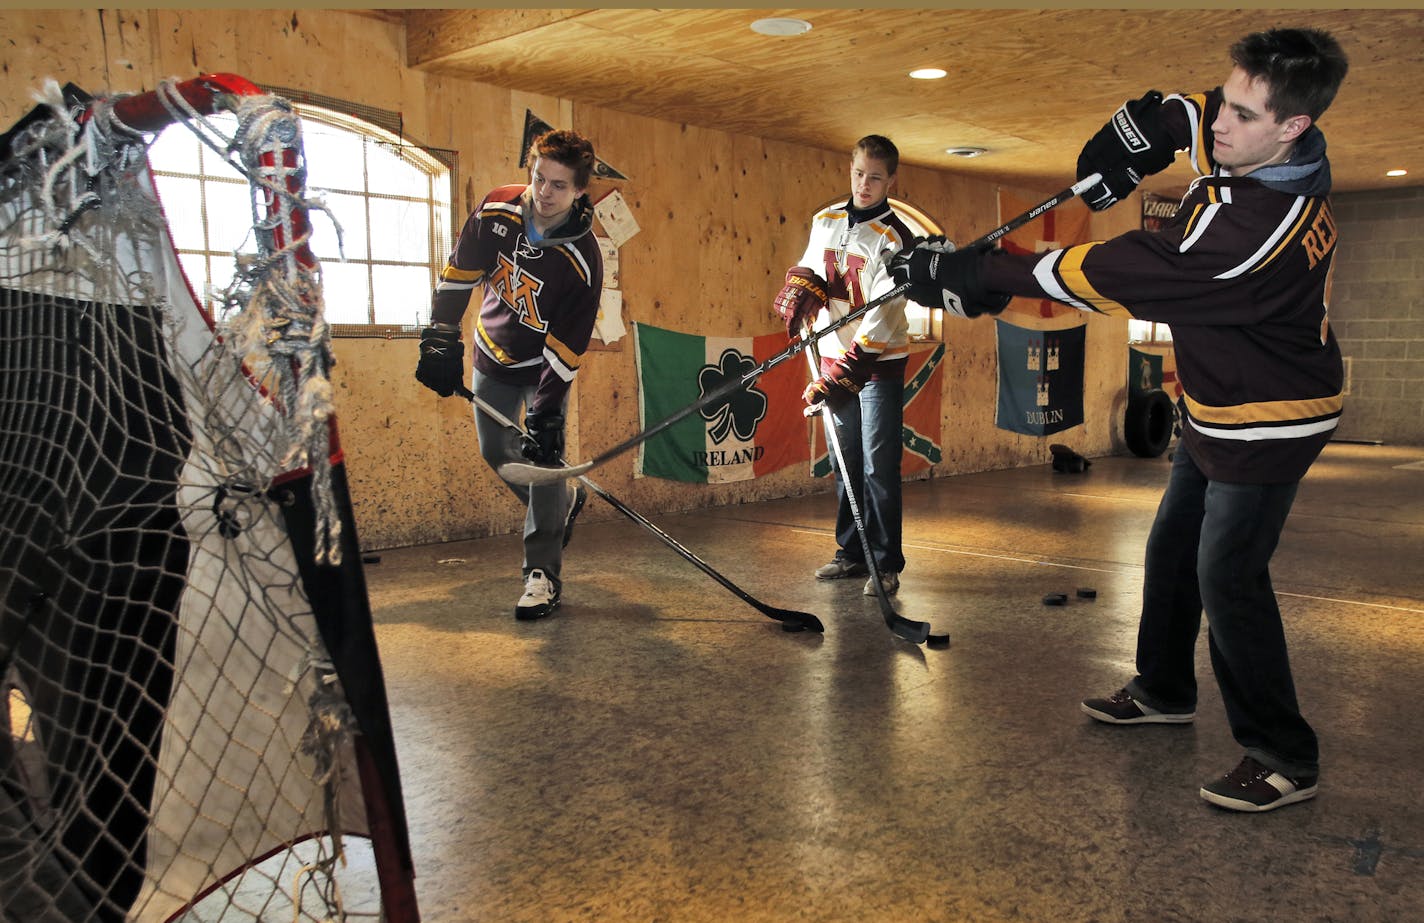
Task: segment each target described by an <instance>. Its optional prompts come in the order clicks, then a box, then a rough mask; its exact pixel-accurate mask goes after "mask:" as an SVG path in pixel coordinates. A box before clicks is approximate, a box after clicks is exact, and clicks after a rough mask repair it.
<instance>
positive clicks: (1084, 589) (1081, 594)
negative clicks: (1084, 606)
mask: <svg viewBox="0 0 1424 923" xmlns="http://www.w3.org/2000/svg"><path fill="white" fill-rule="evenodd" d="M1078 598H1079V599H1097V598H1098V591H1097V590H1095V589H1093V588H1092V587H1090V586H1080V587H1078Z"/></svg>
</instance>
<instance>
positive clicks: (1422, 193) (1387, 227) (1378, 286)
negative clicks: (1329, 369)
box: [1330, 186, 1424, 445]
mask: <svg viewBox="0 0 1424 923" xmlns="http://www.w3.org/2000/svg"><path fill="white" fill-rule="evenodd" d="M1334 206H1335V221H1336V224H1337V225H1338V227H1339V230H1340V244H1339V247H1340V250H1339V253H1338V254H1337V255H1336V259H1335V286H1334V292H1333V295H1332V298H1331V304H1330V317H1331V323H1332V324H1333V325H1334V327H1335V336H1336V338H1338V339H1339V341H1340V349H1341V351H1342V352H1344V354H1345V356H1346V361H1347V362H1348V364H1349V369H1348V371H1349V376H1350V381H1349V388H1350V391H1349V395H1348V396H1347V397H1346V399H1345V416H1344V419H1343V420H1342V421H1341V423H1340V430H1339V438H1341V439H1378V440H1382V441H1384V442H1388V443H1398V444H1405V445H1424V413H1421V411H1424V397H1421V394H1424V187H1420V186H1410V187H1405V188H1401V189H1394V190H1379V191H1373V192H1357V193H1342V194H1337V195H1336V196H1334Z"/></svg>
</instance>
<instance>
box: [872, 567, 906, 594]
mask: <svg viewBox="0 0 1424 923" xmlns="http://www.w3.org/2000/svg"><path fill="white" fill-rule="evenodd" d="M880 585H881V586H883V587H884V588H885V595H886V596H894V595H895V591H896V590H898V589H900V575H899V574H897V573H894V572H893V571H887V572H885V573H882V574H881V575H880ZM863 592H864V593H865V595H866V596H874V595H875V576H874V575H873V574H872V575H871V577H870V579H869V580H867V581H865V590H864V591H863Z"/></svg>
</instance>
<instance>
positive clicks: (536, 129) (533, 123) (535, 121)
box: [519, 109, 628, 179]
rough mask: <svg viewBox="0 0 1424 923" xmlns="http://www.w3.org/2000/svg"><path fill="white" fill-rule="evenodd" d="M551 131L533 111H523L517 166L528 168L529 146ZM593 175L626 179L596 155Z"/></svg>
mask: <svg viewBox="0 0 1424 923" xmlns="http://www.w3.org/2000/svg"><path fill="white" fill-rule="evenodd" d="M553 130H554V126H552V125H550V124H549V123H548V122H546V121H544V120H543V119H541V118H539V116H537V115H535V114H534V110H533V109H525V110H524V138H523V140H521V141H520V142H519V165H520V166H521V167H523V166H528V164H529V145H531V144H533V143H534V139H535V138H537V137H539V136H540V135H542V134H543V133H544V132H546V131H553ZM595 147H596V145H595ZM593 175H594V176H596V177H598V178H599V179H627V178H628V177H626V176H624V175H623V174H622V173H619V172H618V171H617V170H615V169H613V168H612V167H610V166H609V165H608V164H606V163H604V161H603V159H602V158H601V157H599V156H598V155H597V154H595V155H594V158H593Z"/></svg>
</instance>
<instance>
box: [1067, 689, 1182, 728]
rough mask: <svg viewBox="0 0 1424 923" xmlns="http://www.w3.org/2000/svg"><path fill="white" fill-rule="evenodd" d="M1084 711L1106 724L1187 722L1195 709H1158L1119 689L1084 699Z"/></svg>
mask: <svg viewBox="0 0 1424 923" xmlns="http://www.w3.org/2000/svg"><path fill="white" fill-rule="evenodd" d="M1082 708H1083V711H1084V713H1086V714H1087V715H1088V717H1090V718H1095V719H1097V720H1098V721H1102V722H1105V723H1107V724H1187V723H1188V722H1190V721H1191V720H1192V719H1193V718H1195V717H1196V716H1197V713H1196V711H1158V710H1157V709H1155V708H1151V707H1149V706H1147V705H1144V704H1142V703H1141V702H1139V701H1137V700H1136V699H1134V698H1133V697H1132V696H1131V695H1130V694H1129V693H1128V691H1127V690H1126V689H1119V690H1118V691H1117V692H1114V693H1113V694H1112V695H1110V696H1108V697H1107V698H1105V699H1084V700H1083V705H1082Z"/></svg>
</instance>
